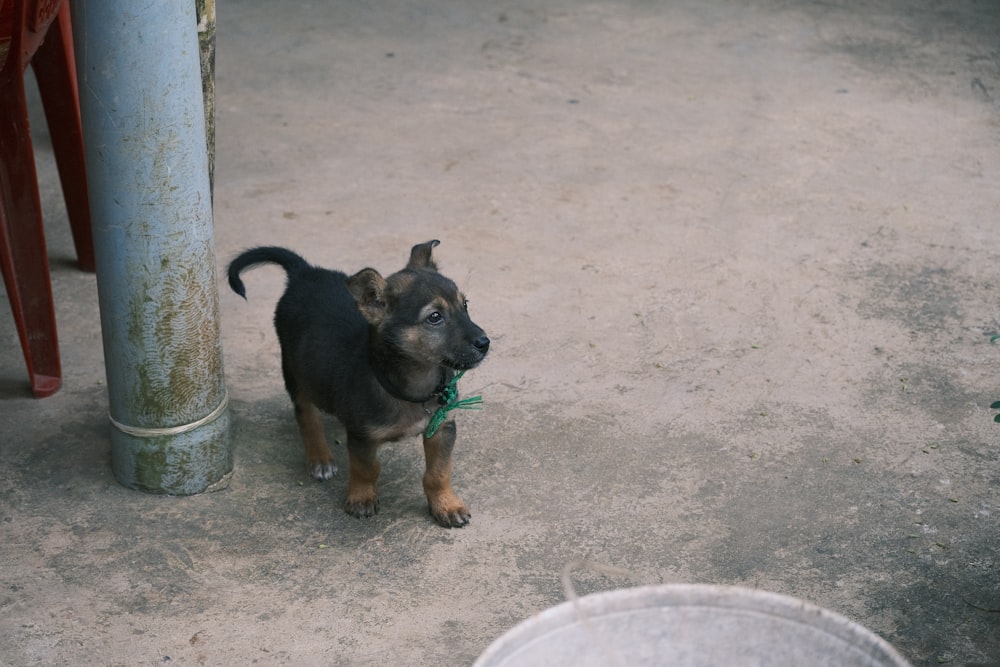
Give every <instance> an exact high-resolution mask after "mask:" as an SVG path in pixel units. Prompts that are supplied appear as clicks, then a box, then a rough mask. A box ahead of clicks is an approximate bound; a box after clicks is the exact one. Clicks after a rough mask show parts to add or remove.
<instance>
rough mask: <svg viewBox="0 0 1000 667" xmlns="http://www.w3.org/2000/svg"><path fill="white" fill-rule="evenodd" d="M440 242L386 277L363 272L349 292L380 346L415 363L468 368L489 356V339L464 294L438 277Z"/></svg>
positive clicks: (416, 251)
mask: <svg viewBox="0 0 1000 667" xmlns="http://www.w3.org/2000/svg"><path fill="white" fill-rule="evenodd" d="M438 243H439V242H438V241H428V242H427V243H421V244H419V245H415V246H413V249H412V250H411V251H410V261H409V263H408V264H407V265H406V268H404V269H403V270H402V271H399V272H397V273H394V274H392V275H391V276H389V277H388V278H383V277H382V276H381V275H380V274H379V272H378V271H376V270H375V269H362V270H361V271H359V272H358V273H356V274H354V275H353V276H351V277H350V278H349V279H348V280H347V288H348V289H349V290H350V292H351V294H352V295H353V296H354V299H355V300H356V301H357V302H358V308H359V309H360V310H361V314H362V315H364V317H365V319H366V320H368V322H369V324H371V325H372V327H373V328H374V329H375V331H376V333H377V336H378V338H379V341H380V342H381V344H385V345H388V346H391V347H392V348H393V351H394V352H396V353H397V354H400V355H402V356H404V357H406V358H408V359H412V360H413V361H417V362H420V363H425V364H432V365H437V366H445V367H447V368H452V369H454V370H467V369H469V368H473V367H475V366H476V365H478V364H479V362H480V361H482V360H483V358H484V357H485V356H486V352H487V350H489V347H490V339H489V338H488V337H487V336H486V333H485V332H484V331H483V330H482V329H481V328H479V327H478V326H477V325H476V323H475V322H473V321H472V319H471V318H470V317H469V309H468V302H467V301H466V299H465V295H464V294H462V292H461V291H460V290H459V289H458V287H457V286H456V285H455V283H454V282H452V281H451V280H449V279H448V278H446V277H445V276H443V275H441V274H440V273H438V270H437V265H436V264H435V263H434V259H433V257H432V251H433V249H434V246H436V245H438Z"/></svg>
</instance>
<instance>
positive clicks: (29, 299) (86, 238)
mask: <svg viewBox="0 0 1000 667" xmlns="http://www.w3.org/2000/svg"><path fill="white" fill-rule="evenodd" d="M29 64H30V65H31V66H32V69H34V72H35V78H36V79H37V81H38V89H39V92H40V93H41V98H42V106H43V107H44V109H45V118H46V120H47V122H48V126H49V133H50V135H51V136H52V146H53V149H54V151H55V156H56V165H57V167H58V168H59V179H60V181H61V182H62V189H63V196H64V198H65V199H66V209H67V212H68V214H69V220H70V227H71V228H72V230H73V243H74V244H75V246H76V253H77V258H78V261H79V266H80V268H81V269H84V270H86V271H93V270H94V245H93V239H92V237H91V228H90V204H89V201H88V199H87V179H86V171H85V168H84V158H83V131H82V129H81V126H80V98H79V95H78V93H77V87H76V65H75V62H74V59H73V34H72V27H71V25H70V16H69V3H68V2H66V1H63V0H0V269H2V273H3V281H4V284H5V285H6V287H7V296H8V298H9V299H10V306H11V310H12V311H13V312H14V320H15V322H16V324H17V333H18V336H19V337H20V339H21V348H22V350H23V351H24V360H25V362H26V363H27V366H28V376H29V377H30V380H31V391H32V393H33V394H34V395H35V397H37V398H42V397H44V396H49V395H51V394H53V393H55V392H56V391H58V389H59V386H60V385H61V384H62V369H61V366H60V364H59V344H58V339H57V337H56V320H55V308H54V305H53V301H52V286H51V283H50V282H49V261H48V257H47V255H46V252H45V234H44V229H43V227H42V209H41V203H40V201H39V197H38V178H37V175H36V172H35V159H34V151H33V149H32V146H31V136H30V135H29V132H28V109H27V102H26V99H25V92H24V71H25V69H27V67H28V65H29Z"/></svg>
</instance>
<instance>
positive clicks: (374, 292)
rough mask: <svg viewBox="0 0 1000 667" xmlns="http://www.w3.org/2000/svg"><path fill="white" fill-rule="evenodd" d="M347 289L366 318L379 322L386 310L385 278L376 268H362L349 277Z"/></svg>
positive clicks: (375, 322)
mask: <svg viewBox="0 0 1000 667" xmlns="http://www.w3.org/2000/svg"><path fill="white" fill-rule="evenodd" d="M347 289H348V291H349V292H350V293H351V296H353V297H354V300H355V301H357V302H358V308H359V309H361V314H362V315H364V316H365V319H366V320H368V321H369V322H371V323H372V324H377V323H378V322H379V321H380V320H381V319H382V318H383V317H385V312H386V294H385V290H386V283H385V278H383V277H382V275H381V274H380V273H379V272H378V271H376V270H375V269H361V270H360V271H358V272H357V273H355V274H354V275H353V276H351V277H350V278H348V279H347Z"/></svg>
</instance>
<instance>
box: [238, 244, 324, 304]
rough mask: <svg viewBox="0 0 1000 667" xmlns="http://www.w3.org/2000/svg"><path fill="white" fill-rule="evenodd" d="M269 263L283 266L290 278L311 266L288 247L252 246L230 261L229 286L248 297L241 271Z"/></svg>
mask: <svg viewBox="0 0 1000 667" xmlns="http://www.w3.org/2000/svg"><path fill="white" fill-rule="evenodd" d="M268 263H270V264H278V265H279V266H281V268H283V269H284V270H285V273H287V274H288V277H289V278H291V277H292V276H294V275H296V274H298V273H301V272H302V271H305V270H307V269H309V268H310V266H309V262H307V261H306V260H304V259H303V258H302V257H300V256H299V255H296V254H295V253H294V252H292V251H291V250H288V249H287V248H278V247H275V246H261V247H259V248H251V249H250V250H247V251H246V252H244V253H242V254H240V255H239V256H238V257H237V258H236V259H234V260H233V261H232V262H230V263H229V286H230V287H231V288H233V291H234V292H236V293H237V294H239V295H240V296H241V297H243V298H244V299H245V298H247V290H246V287H244V286H243V281H242V280H240V273H241V272H242V271H243V269H246V268H249V267H251V266H256V265H257V264H268Z"/></svg>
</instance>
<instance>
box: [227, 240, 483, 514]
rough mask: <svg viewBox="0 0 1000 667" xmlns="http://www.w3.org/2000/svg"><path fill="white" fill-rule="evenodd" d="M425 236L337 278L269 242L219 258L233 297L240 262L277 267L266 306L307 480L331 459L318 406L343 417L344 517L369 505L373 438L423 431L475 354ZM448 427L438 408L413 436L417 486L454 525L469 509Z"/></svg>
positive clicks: (329, 468)
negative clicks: (456, 483)
mask: <svg viewBox="0 0 1000 667" xmlns="http://www.w3.org/2000/svg"><path fill="white" fill-rule="evenodd" d="M436 245H438V241H428V242H427V243H421V244H420V245H416V246H414V247H413V249H412V250H411V252H410V261H409V263H408V264H407V265H406V268H404V269H403V270H402V271H399V272H397V273H394V274H392V275H391V276H389V277H388V278H384V277H382V276H381V275H380V274H379V273H378V271H376V270H375V269H370V268H368V269H362V270H361V271H359V272H358V273H356V274H354V275H353V276H350V277H348V276H347V274H345V273H341V272H340V271H331V270H328V269H322V268H318V267H314V266H311V265H309V264H308V263H307V262H306V260H304V259H303V258H302V257H300V256H299V255H297V254H295V253H294V252H292V251H291V250H287V249H285V248H276V247H259V248H253V249H251V250H247V251H246V252H244V253H243V254H241V255H240V256H238V257H237V258H236V259H234V260H233V261H232V263H231V264H230V265H229V285H230V287H232V288H233V291H235V292H236V293H237V294H239V295H240V296H242V297H244V298H246V290H245V288H244V286H243V281H242V280H240V272H241V271H243V270H244V269H246V268H248V267H251V266H254V265H256V264H264V263H274V264H278V265H280V266H281V267H282V268H284V269H285V272H286V273H287V274H288V285H287V287H286V289H285V293H284V295H283V296H282V297H281V299H280V300H279V301H278V306H277V309H276V310H275V313H274V325H275V329H277V332H278V341H279V342H280V343H281V369H282V373H283V375H284V378H285V388H286V389H287V390H288V394H289V396H291V399H292V403H293V404H294V405H295V418H296V420H297V421H298V424H299V432H300V433H301V435H302V441H303V443H304V444H305V449H306V460H307V461H308V463H309V465H310V467H311V468H312V474H313V477H315V478H316V479H318V480H325V479H329V478H330V477H332V476H333V474H334V473H335V472H336V470H337V468H336V466H335V465H334V463H333V456H332V454H331V452H330V448H329V446H328V445H327V443H326V438H325V436H324V433H323V422H322V418H321V414H320V411H321V410H322V411H325V412H328V413H330V414H333V415H335V416H336V417H337V418H338V419H340V421H341V422H342V423H343V425H344V428H345V430H346V431H347V451H348V455H349V457H350V473H349V480H348V487H347V505H346V509H347V512H348V513H349V514H351V515H353V516H356V517H370V516H372V515H373V514H375V512H377V511H378V493H377V491H376V489H375V483H376V480H377V479H378V475H379V469H380V466H379V462H378V458H377V454H376V450H377V449H378V446H379V445H381V444H383V443H386V442H390V441H393V440H397V439H399V438H402V437H404V436H414V435H417V434H419V433H424V432H425V427H426V426H427V423H428V420H429V418H430V417H431V415H432V414H433V413H434V412H435V411H436V409H437V408H438V407H439V405H438V402H439V399H440V397H441V395H442V392H445V389H446V387H447V386H448V384H449V382H451V380H452V378H454V376H455V374H456V372H458V371H464V370H468V369H470V368H473V367H475V366H476V365H478V364H479V362H480V361H482V360H483V358H484V357H485V356H486V352H487V350H488V349H489V346H490V339H489V338H487V337H486V334H485V333H484V332H483V330H482V329H480V328H479V327H478V326H477V325H476V324H475V323H474V322H473V321H472V320H471V319H470V318H469V313H468V304H467V302H466V300H465V297H464V296H463V294H462V292H460V291H459V289H458V287H457V286H456V285H455V283H454V282H452V281H451V280H449V279H448V278H446V277H444V276H443V275H441V274H440V273H438V270H437V265H436V264H435V263H434V260H433V258H432V257H431V252H432V250H433V248H434V246H436ZM455 432H456V431H455V421H454V419H451V418H448V419H447V421H445V422H444V423H443V424H441V426H440V427H439V428H437V430H436V431H435V432H434V433H433V434H432V435H431V436H430V437H427V435H426V433H425V435H424V454H425V457H426V463H427V468H426V472H425V473H424V480H423V483H424V492H425V493H426V494H427V501H428V503H429V504H430V511H431V514H432V515H433V517H434V519H435V520H436V521H437V522H438V523H440V524H441V525H443V526H446V527H459V526H464V525H466V524H467V523H468V522H469V517H470V514H469V508H468V507H467V506H466V505H465V503H464V502H462V500H461V499H460V498H459V497H458V496H457V495H455V493H454V491H452V488H451V454H452V449H453V448H454V445H455Z"/></svg>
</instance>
